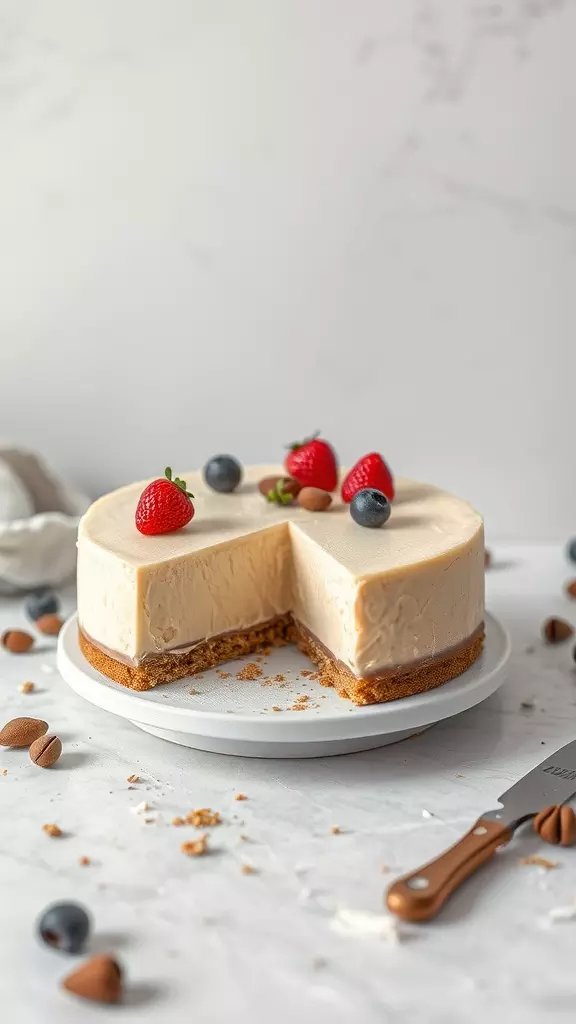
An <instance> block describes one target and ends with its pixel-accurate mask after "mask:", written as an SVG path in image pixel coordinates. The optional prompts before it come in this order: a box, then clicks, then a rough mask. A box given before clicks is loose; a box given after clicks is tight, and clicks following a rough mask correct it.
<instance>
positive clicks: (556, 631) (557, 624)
mask: <svg viewBox="0 0 576 1024" xmlns="http://www.w3.org/2000/svg"><path fill="white" fill-rule="evenodd" d="M573 635H574V630H573V628H572V626H571V625H570V623H569V622H566V619H558V618H555V617H554V616H552V617H551V618H549V619H546V621H545V622H544V624H543V626H542V636H543V637H544V639H545V640H546V643H549V644H563V643H564V642H565V641H566V640H569V639H570V637H571V636H573Z"/></svg>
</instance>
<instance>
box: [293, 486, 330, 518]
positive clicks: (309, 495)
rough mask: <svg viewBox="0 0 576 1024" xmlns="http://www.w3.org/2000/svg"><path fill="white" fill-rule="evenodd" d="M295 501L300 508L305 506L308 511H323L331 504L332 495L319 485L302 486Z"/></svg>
mask: <svg viewBox="0 0 576 1024" xmlns="http://www.w3.org/2000/svg"><path fill="white" fill-rule="evenodd" d="M296 501H297V503H298V504H299V505H300V508H306V509H308V511H309V512H325V511H326V509H327V508H328V507H329V506H330V505H331V504H332V495H331V494H329V493H328V491H322V490H321V489H320V487H303V488H302V490H301V491H300V493H299V495H298V497H297V499H296Z"/></svg>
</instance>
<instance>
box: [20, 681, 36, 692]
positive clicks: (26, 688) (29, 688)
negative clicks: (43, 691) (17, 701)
mask: <svg viewBox="0 0 576 1024" xmlns="http://www.w3.org/2000/svg"><path fill="white" fill-rule="evenodd" d="M18 689H19V690H20V693H33V692H34V683H31V682H26V683H20V686H19V687H18Z"/></svg>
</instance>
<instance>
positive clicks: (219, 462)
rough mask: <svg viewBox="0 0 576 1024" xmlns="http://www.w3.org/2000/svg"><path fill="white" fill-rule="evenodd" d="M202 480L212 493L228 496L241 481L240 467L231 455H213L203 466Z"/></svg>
mask: <svg viewBox="0 0 576 1024" xmlns="http://www.w3.org/2000/svg"><path fill="white" fill-rule="evenodd" d="M204 479H205V481H206V483H207V484H208V486H209V487H211V488H212V490H213V491H219V492H220V493H221V494H229V493H230V492H231V491H234V490H236V488H237V487H238V484H239V483H240V481H241V479H242V466H241V465H240V463H239V462H238V459H235V458H234V456H232V455H214V456H213V457H212V458H211V459H208V462H207V463H206V465H205V466H204Z"/></svg>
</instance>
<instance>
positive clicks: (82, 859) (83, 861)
mask: <svg viewBox="0 0 576 1024" xmlns="http://www.w3.org/2000/svg"><path fill="white" fill-rule="evenodd" d="M78 863H79V864H80V866H81V867H83V868H86V867H88V865H89V863H90V857H79V858H78Z"/></svg>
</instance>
